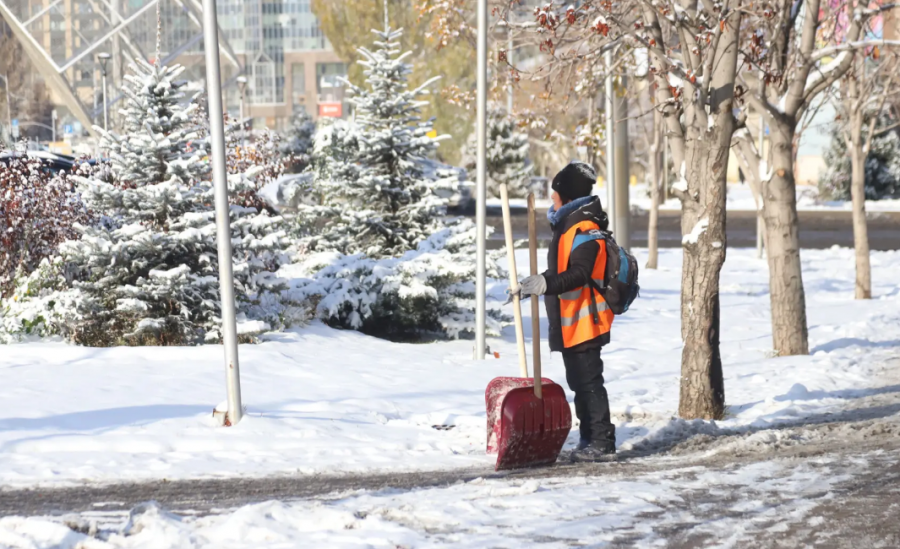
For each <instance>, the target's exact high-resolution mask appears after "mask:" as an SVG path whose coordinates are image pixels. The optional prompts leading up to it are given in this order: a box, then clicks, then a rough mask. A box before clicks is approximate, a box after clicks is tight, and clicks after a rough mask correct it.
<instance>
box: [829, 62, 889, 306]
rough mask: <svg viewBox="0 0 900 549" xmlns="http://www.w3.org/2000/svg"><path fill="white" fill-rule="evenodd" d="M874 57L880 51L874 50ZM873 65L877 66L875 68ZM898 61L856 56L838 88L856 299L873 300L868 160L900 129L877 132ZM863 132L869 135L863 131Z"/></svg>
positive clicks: (885, 129) (885, 128)
mask: <svg viewBox="0 0 900 549" xmlns="http://www.w3.org/2000/svg"><path fill="white" fill-rule="evenodd" d="M872 52H873V54H874V55H873V57H877V56H878V48H873V49H872ZM873 65H874V66H873ZM897 67H898V64H897V60H896V58H895V57H893V56H892V58H891V59H890V60H887V61H882V62H880V63H878V62H877V61H874V60H873V61H869V60H868V59H867V58H866V56H865V55H864V54H863V53H862V52H856V55H855V56H854V59H853V62H852V64H851V69H850V70H849V71H848V72H847V74H846V75H845V77H844V78H843V79H842V80H841V82H840V86H839V94H840V99H841V101H840V107H841V116H842V119H843V120H844V122H845V123H844V124H843V128H842V129H843V133H844V142H845V143H847V148H848V150H849V152H850V166H851V175H850V197H851V201H852V203H853V245H854V249H855V251H856V284H855V287H856V290H855V297H856V299H871V298H872V269H871V266H870V264H869V233H868V227H867V226H866V159H867V158H868V156H869V152H870V151H871V150H872V140H873V139H875V138H876V137H878V136H880V135H883V134H885V133H887V132H889V131H893V130H894V129H896V128H897V124H889V125H887V126H883V127H880V128H876V125H877V124H878V122H879V120H880V119H881V116H880V115H881V114H882V113H883V112H884V110H885V105H886V104H888V100H889V98H890V97H891V96H896V94H897V92H898V90H897V87H896V82H897V81H896V76H895V71H896V70H897ZM864 128H865V130H866V131H864Z"/></svg>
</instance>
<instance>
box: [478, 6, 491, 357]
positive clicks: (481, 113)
mask: <svg viewBox="0 0 900 549" xmlns="http://www.w3.org/2000/svg"><path fill="white" fill-rule="evenodd" d="M487 27H488V6H487V0H478V62H477V68H478V102H477V103H478V108H477V110H478V114H477V119H478V122H477V124H478V128H477V133H478V155H477V156H478V158H477V164H476V166H477V172H478V173H477V177H476V184H475V241H476V242H475V246H476V251H475V359H476V360H484V355H485V352H486V350H487V342H486V338H485V335H486V334H485V331H486V330H485V328H486V326H485V321H486V314H487V303H486V299H487V280H486V278H485V277H486V273H485V267H486V260H485V259H486V254H487V250H486V246H487V243H486V242H485V224H486V221H487V220H486V213H487V212H486V208H485V200H486V199H487V154H486V151H487V91H488V83H487V71H488V64H487V55H488V52H487V47H488V42H487Z"/></svg>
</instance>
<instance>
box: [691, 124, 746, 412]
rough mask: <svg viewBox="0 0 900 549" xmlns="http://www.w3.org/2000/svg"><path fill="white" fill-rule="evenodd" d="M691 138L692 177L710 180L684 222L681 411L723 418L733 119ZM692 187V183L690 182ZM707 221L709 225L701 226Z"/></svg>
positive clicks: (693, 202)
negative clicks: (724, 274)
mask: <svg viewBox="0 0 900 549" xmlns="http://www.w3.org/2000/svg"><path fill="white" fill-rule="evenodd" d="M719 120H720V122H726V123H724V124H721V125H720V127H717V128H716V129H715V131H714V132H710V133H712V134H713V135H710V134H709V133H708V134H707V135H705V136H704V139H703V140H698V141H695V142H693V143H691V144H690V147H689V154H690V159H691V164H690V168H688V176H689V177H688V181H696V180H697V179H699V178H700V177H701V174H702V176H703V178H704V179H705V182H706V184H705V185H704V186H703V188H702V190H701V191H700V192H699V200H697V201H691V200H687V201H685V202H684V210H683V215H682V223H683V224H682V227H683V232H684V233H685V237H684V240H683V241H682V243H683V246H682V247H683V254H684V262H683V266H682V271H681V337H682V339H683V340H684V349H683V350H682V354H681V390H680V395H679V403H678V415H679V416H681V417H683V418H703V419H721V418H722V417H723V416H724V415H725V384H724V381H723V377H722V357H721V355H720V353H719V341H720V313H719V306H720V304H719V275H720V273H721V271H722V265H723V264H724V263H725V249H726V237H725V223H726V213H725V189H726V177H727V166H728V151H729V148H730V144H731V135H732V132H733V131H734V125H733V119H729V118H727V117H720V119H719ZM688 188H689V189H690V188H691V185H690V184H689V187H688ZM703 225H705V226H706V228H705V230H701V228H702V227H703Z"/></svg>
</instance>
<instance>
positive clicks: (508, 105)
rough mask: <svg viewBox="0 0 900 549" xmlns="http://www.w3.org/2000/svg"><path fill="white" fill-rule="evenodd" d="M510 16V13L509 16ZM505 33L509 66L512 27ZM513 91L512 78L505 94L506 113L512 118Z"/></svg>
mask: <svg viewBox="0 0 900 549" xmlns="http://www.w3.org/2000/svg"><path fill="white" fill-rule="evenodd" d="M511 15H512V14H511V13H510V16H511ZM506 32H507V44H506V59H507V61H508V62H509V64H510V65H512V63H513V37H512V27H510V26H507V27H506ZM514 93H515V92H514V90H513V81H512V77H510V78H509V90H508V91H507V94H506V113H507V114H509V115H510V116H512V113H513V107H514V106H515V98H514V95H513V94H514Z"/></svg>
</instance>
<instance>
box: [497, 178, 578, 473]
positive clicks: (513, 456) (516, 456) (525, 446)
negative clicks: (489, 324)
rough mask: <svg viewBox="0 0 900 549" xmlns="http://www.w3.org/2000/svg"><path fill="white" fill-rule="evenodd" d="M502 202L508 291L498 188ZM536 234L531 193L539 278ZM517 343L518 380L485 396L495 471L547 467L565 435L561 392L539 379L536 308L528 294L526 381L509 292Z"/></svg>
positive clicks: (512, 275)
mask: <svg viewBox="0 0 900 549" xmlns="http://www.w3.org/2000/svg"><path fill="white" fill-rule="evenodd" d="M500 197H501V199H502V201H503V228H504V232H505V233H506V253H507V257H508V259H509V282H510V287H511V288H513V289H515V288H516V287H517V286H518V284H519V281H518V280H519V279H518V275H517V273H516V257H515V250H514V249H513V237H512V222H511V220H510V215H509V192H508V190H507V187H506V185H505V184H501V185H500ZM536 232H537V230H536V227H535V216H534V194H530V195H528V241H529V252H530V256H531V274H537V234H536ZM513 312H514V315H515V323H516V343H517V346H518V350H519V368H520V370H521V373H522V377H498V378H496V379H494V380H492V381H491V382H490V383H489V384H488V386H487V390H486V391H485V393H484V400H485V404H486V405H487V435H488V440H487V451H488V453H489V454H493V453H495V452H496V453H497V454H498V455H497V466H496V470H497V471H500V470H502V469H518V468H522V467H535V466H539V465H550V464H552V463H554V462H555V461H556V458H557V457H559V452H560V450H562V447H563V444H565V442H566V438H567V437H568V436H569V431H571V429H572V412H571V411H570V410H569V403H568V402H567V401H566V394H565V392H564V391H563V388H562V387H560V386H559V385H557V384H556V383H553V381H551V380H549V379H547V378H542V377H541V331H540V305H539V303H538V297H537V296H531V319H532V332H533V334H532V339H533V342H534V378H529V377H528V366H527V364H526V363H525V334H524V330H523V328H522V309H521V304H520V299H519V296H518V294H513Z"/></svg>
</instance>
